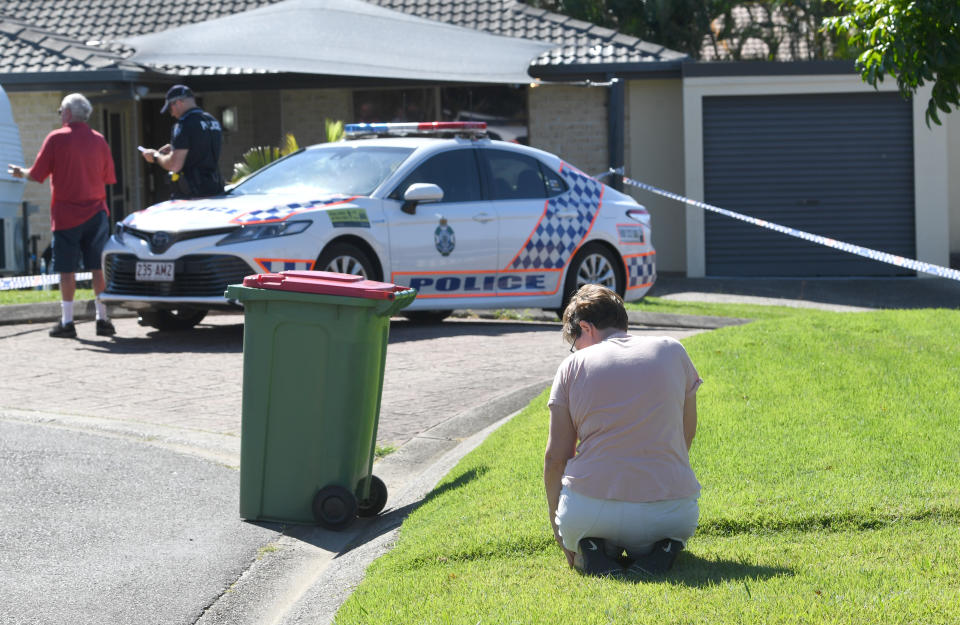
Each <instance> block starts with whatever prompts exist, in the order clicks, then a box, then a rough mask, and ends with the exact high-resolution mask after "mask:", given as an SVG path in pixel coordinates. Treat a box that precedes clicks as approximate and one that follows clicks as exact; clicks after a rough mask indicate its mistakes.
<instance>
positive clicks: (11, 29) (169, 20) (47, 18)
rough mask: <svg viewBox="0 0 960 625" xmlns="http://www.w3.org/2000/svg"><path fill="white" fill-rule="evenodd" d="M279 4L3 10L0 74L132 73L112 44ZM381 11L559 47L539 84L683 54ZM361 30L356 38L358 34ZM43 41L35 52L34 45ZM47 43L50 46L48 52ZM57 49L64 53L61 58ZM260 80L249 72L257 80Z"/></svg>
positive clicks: (553, 29) (556, 22)
mask: <svg viewBox="0 0 960 625" xmlns="http://www.w3.org/2000/svg"><path fill="white" fill-rule="evenodd" d="M278 1H279V0H219V1H216V2H211V1H210V0H177V2H176V3H166V4H165V3H143V2H142V0H6V1H5V2H4V3H3V4H2V5H0V24H3V25H6V26H7V27H8V28H7V29H6V30H0V35H2V36H0V48H2V49H0V57H2V59H3V64H0V73H8V74H17V73H21V74H26V73H31V74H32V73H46V72H63V71H81V72H84V71H85V72H90V71H96V70H98V69H99V70H102V69H104V68H114V69H116V68H124V69H126V68H130V67H132V66H131V65H130V64H126V65H125V61H124V59H126V58H127V57H129V56H130V54H132V52H133V51H132V50H131V49H129V48H127V47H125V46H123V45H120V44H118V43H116V41H117V40H119V39H122V38H126V37H132V36H137V35H146V34H150V33H156V32H159V31H163V30H168V29H171V28H175V27H180V26H184V25H188V24H196V23H199V22H204V21H207V20H211V19H215V18H218V17H224V16H228V15H233V14H235V13H239V12H242V11H247V10H250V9H255V8H258V7H263V6H266V5H271V4H275V3H276V2H278ZM366 1H367V2H368V3H370V4H373V5H378V6H380V7H383V8H388V9H393V10H396V11H401V12H404V13H407V14H409V15H413V16H416V17H422V18H426V19H431V20H435V21H439V22H443V23H447V24H452V25H455V26H462V27H465V28H470V29H475V30H479V31H483V32H486V33H490V34H494V35H502V36H506V37H513V38H524V39H532V40H538V41H545V42H549V43H553V44H556V48H553V49H551V50H549V51H547V52H545V53H543V54H542V55H540V56H539V57H537V58H536V59H535V60H534V61H533V63H532V64H531V67H530V73H531V74H532V75H534V76H541V77H545V78H549V77H552V76H554V75H558V74H564V73H569V72H574V73H577V72H580V73H598V72H599V73H603V72H611V71H617V72H620V71H622V70H624V69H627V68H628V67H629V66H631V65H632V66H636V67H641V68H645V69H644V71H646V70H653V69H673V70H676V71H677V72H679V63H680V61H682V60H685V59H687V58H688V57H687V56H686V55H685V54H682V53H680V52H676V51H673V50H669V49H667V48H663V47H662V46H658V45H654V44H650V43H647V42H644V41H642V40H640V39H637V38H636V37H630V36H627V35H623V34H620V33H618V32H617V31H614V30H610V29H607V28H603V27H600V26H596V25H594V24H590V23H588V22H583V21H579V20H575V19H573V18H570V17H567V16H564V15H559V14H556V13H551V12H549V11H545V10H543V9H537V8H534V7H531V6H529V5H526V4H523V3H522V2H518V1H516V0H487V1H481V0H366ZM361 30H362V27H361V28H358V31H361ZM38 38H39V39H40V43H38V42H37V41H36V40H37V39H38ZM44 42H48V43H49V46H50V47H49V48H48V47H45V45H44ZM58 46H63V48H62V49H61V50H57V49H56V48H57V47H58ZM153 68H154V69H156V70H158V71H162V72H164V73H171V74H177V75H225V74H226V75H235V74H243V73H251V69H250V68H244V67H234V68H224V67H217V68H213V67H188V66H182V65H176V66H173V65H157V66H153ZM259 71H262V70H255V71H254V73H258V72H259Z"/></svg>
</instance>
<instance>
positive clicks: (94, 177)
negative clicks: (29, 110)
mask: <svg viewBox="0 0 960 625" xmlns="http://www.w3.org/2000/svg"><path fill="white" fill-rule="evenodd" d="M51 174H52V175H53V177H52V178H50V192H51V194H52V196H53V197H52V200H51V202H50V229H51V230H67V229H69V228H75V227H76V226H79V225H80V224H82V223H83V222H85V221H87V220H88V219H90V218H91V217H93V216H94V215H96V214H97V212H99V211H106V212H107V214H109V213H110V209H109V208H107V189H106V185H108V184H115V183H116V182H117V178H116V174H115V173H114V171H113V156H112V155H111V154H110V146H108V145H107V142H106V140H105V139H104V138H103V135H101V134H100V133H99V132H97V131H96V130H93V129H91V128H90V127H89V126H87V125H86V124H84V123H82V122H71V123H69V124H64V126H63V128H60V129H59V130H54V131H53V132H51V133H50V134H49V135H47V138H46V139H44V140H43V146H42V147H41V148H40V154H38V155H37V160H36V161H35V162H34V163H33V167H31V168H30V178H32V179H33V180H35V181H37V182H43V181H44V180H46V179H47V176H50V175H51Z"/></svg>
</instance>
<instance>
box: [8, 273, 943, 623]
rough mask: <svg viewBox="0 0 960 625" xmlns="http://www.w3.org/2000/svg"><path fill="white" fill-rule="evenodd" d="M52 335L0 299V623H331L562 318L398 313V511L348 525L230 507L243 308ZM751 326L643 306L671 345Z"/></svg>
mask: <svg viewBox="0 0 960 625" xmlns="http://www.w3.org/2000/svg"><path fill="white" fill-rule="evenodd" d="M651 295H656V296H659V297H664V298H668V299H678V300H698V301H746V302H751V303H759V304H779V305H791V306H806V307H810V306H812V307H818V308H826V309H831V310H839V311H857V310H869V309H873V308H913V307H948V308H958V307H960V285H958V284H956V283H951V282H947V281H944V280H936V279H915V278H901V279H890V280H882V279H880V280H777V281H774V280H720V279H705V280H690V279H682V278H669V277H665V278H661V279H660V280H659V281H658V283H657V285H656V286H655V288H654V290H653V291H652V292H651ZM78 308H81V310H80V311H79V314H78V316H77V317H78V320H79V322H78V335H79V337H78V338H77V339H76V340H64V339H51V338H49V337H48V336H47V329H48V326H49V322H50V321H52V320H53V319H56V318H57V316H58V314H59V306H58V305H57V304H52V305H28V306H2V307H0V359H2V360H0V361H2V362H3V363H4V365H5V366H4V374H3V376H2V379H0V476H2V479H0V544H2V545H3V547H2V548H0V579H2V580H3V583H2V584H0V606H2V608H0V625H7V624H14V623H16V624H18V625H19V624H34V623H76V624H83V623H98V624H104V623H107V624H112V623H118V624H119V623H123V624H124V625H135V624H139V623H164V624H180V623H183V624H187V623H190V624H192V623H200V624H220V623H230V624H246V623H250V624H253V623H257V624H261V623H276V624H279V625H285V624H293V623H306V622H309V623H329V622H331V621H332V619H333V616H334V614H335V613H336V610H337V608H338V607H339V606H340V604H341V603H342V602H343V601H344V600H345V599H346V598H347V597H348V596H349V594H350V592H351V590H352V589H353V588H354V587H355V586H356V584H358V583H359V582H360V581H361V580H362V578H363V574H364V571H365V570H366V567H367V566H368V565H369V563H370V562H372V561H373V560H374V559H375V558H376V557H378V556H379V555H381V554H382V553H384V552H385V551H386V550H387V549H389V547H390V545H391V544H392V542H393V541H394V540H395V537H396V533H397V529H398V528H399V527H400V524H401V523H402V521H403V519H404V518H405V517H406V515H407V514H409V512H410V511H411V510H413V509H414V508H415V507H416V506H417V504H418V502H420V501H421V500H422V499H423V497H424V496H425V495H426V494H427V493H428V492H429V491H430V490H431V489H432V488H433V486H434V485H435V484H436V483H437V481H439V480H440V479H441V478H442V477H443V476H444V475H445V474H446V473H447V472H448V471H449V470H450V469H452V468H453V466H454V465H455V464H456V462H457V461H459V459H460V458H462V456H463V455H464V454H466V453H467V452H469V450H471V449H473V448H474V447H475V446H476V445H478V444H479V443H480V442H482V441H483V440H484V438H485V437H486V436H487V435H488V434H489V433H490V432H491V431H493V430H494V429H495V428H496V427H498V426H499V425H500V424H502V423H503V422H505V421H506V420H508V419H509V417H510V416H512V414H514V413H515V412H516V411H517V410H519V409H520V408H522V407H523V406H525V405H526V404H527V403H529V401H530V400H531V399H532V398H533V397H535V396H536V395H538V394H539V393H540V392H541V391H542V390H543V389H544V388H546V386H547V385H548V384H549V382H550V379H551V378H552V374H553V371H554V369H555V368H556V365H557V364H558V363H559V362H560V360H562V358H563V357H564V356H565V355H566V353H567V346H566V345H564V344H563V343H562V342H561V341H560V338H559V325H558V324H557V323H556V321H555V317H551V316H550V315H546V314H544V315H538V314H537V313H536V312H533V313H531V314H532V317H533V320H532V321H523V322H519V321H517V322H512V321H509V322H505V321H497V320H486V319H478V318H472V317H463V318H457V319H454V320H449V321H447V322H444V323H442V324H439V325H435V326H418V325H413V324H410V323H408V322H405V321H401V320H395V321H394V322H393V323H392V324H391V331H390V342H389V345H388V350H387V364H386V372H385V376H384V388H383V402H382V406H381V415H380V427H379V431H378V443H379V444H382V445H391V446H394V447H396V451H394V452H393V453H390V454H389V455H387V456H386V457H385V458H384V459H382V460H380V461H378V462H377V463H376V464H375V465H374V474H375V475H377V476H378V477H380V478H381V479H383V480H384V482H385V483H386V484H387V487H388V490H389V495H390V496H389V500H388V503H387V507H386V509H385V510H384V512H383V513H382V514H380V515H379V516H377V517H375V518H372V519H358V521H357V522H355V523H354V524H353V525H351V526H350V527H349V528H348V529H347V530H344V531H341V532H332V531H327V530H324V529H321V528H318V527H314V526H304V525H284V524H278V523H260V522H250V521H245V520H242V519H241V518H240V517H239V515H238V506H239V504H238V497H239V473H238V471H237V468H238V467H239V464H240V460H239V447H240V445H239V443H240V411H241V397H242V390H243V389H242V380H241V371H242V336H243V325H242V324H243V317H242V316H241V315H214V316H211V317H209V318H208V319H207V320H206V321H205V322H204V323H203V324H201V325H200V326H198V327H197V328H196V329H195V330H193V331H191V332H186V333H159V332H155V331H153V330H151V329H148V328H142V327H140V326H138V325H137V324H136V321H135V319H134V318H132V317H130V316H124V315H122V314H121V315H115V323H116V325H117V329H118V334H117V336H116V337H114V338H104V337H96V336H95V335H94V331H93V323H92V322H89V321H82V320H83V319H89V318H90V311H89V310H86V309H85V308H83V307H80V306H78ZM743 322H745V320H729V319H720V318H709V317H689V316H676V315H653V314H645V313H639V314H638V313H632V315H631V331H632V332H634V333H654V334H670V335H672V336H676V337H678V338H682V337H684V336H690V335H691V334H695V333H697V332H701V331H705V330H709V329H713V328H717V327H721V326H723V325H728V324H731V323H743Z"/></svg>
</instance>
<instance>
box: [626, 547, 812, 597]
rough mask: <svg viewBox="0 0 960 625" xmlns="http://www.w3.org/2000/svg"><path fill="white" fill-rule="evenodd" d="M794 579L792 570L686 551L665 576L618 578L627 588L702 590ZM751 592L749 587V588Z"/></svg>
mask: <svg viewBox="0 0 960 625" xmlns="http://www.w3.org/2000/svg"><path fill="white" fill-rule="evenodd" d="M787 575H789V576H792V575H793V570H792V569H788V568H783V567H779V566H764V565H762V564H751V563H749V562H747V561H745V560H740V561H733V560H708V559H706V558H701V557H699V556H697V555H694V554H692V553H690V552H688V551H683V552H681V553H680V555H678V556H677V561H676V563H674V566H673V568H672V569H671V570H670V572H669V573H667V574H666V575H644V574H641V573H636V574H634V573H629V574H625V575H623V576H619V577H617V578H616V579H617V580H618V581H621V582H624V583H628V584H672V585H676V586H689V587H691V588H702V587H705V586H715V585H717V584H721V583H723V582H744V583H745V584H746V583H747V582H750V581H760V580H765V579H770V578H772V577H781V576H787ZM747 588H748V589H749V586H747Z"/></svg>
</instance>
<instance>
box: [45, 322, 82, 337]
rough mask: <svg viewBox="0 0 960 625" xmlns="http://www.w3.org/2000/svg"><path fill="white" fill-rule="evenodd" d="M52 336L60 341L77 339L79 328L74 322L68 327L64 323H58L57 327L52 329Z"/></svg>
mask: <svg viewBox="0 0 960 625" xmlns="http://www.w3.org/2000/svg"><path fill="white" fill-rule="evenodd" d="M50 336H52V337H54V338H58V339H75V338H77V328H76V326H74V325H73V322H72V321H71V322H70V323H68V324H66V325H64V323H63V322H62V321H58V322H57V325H55V326H53V327H52V328H50Z"/></svg>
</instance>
